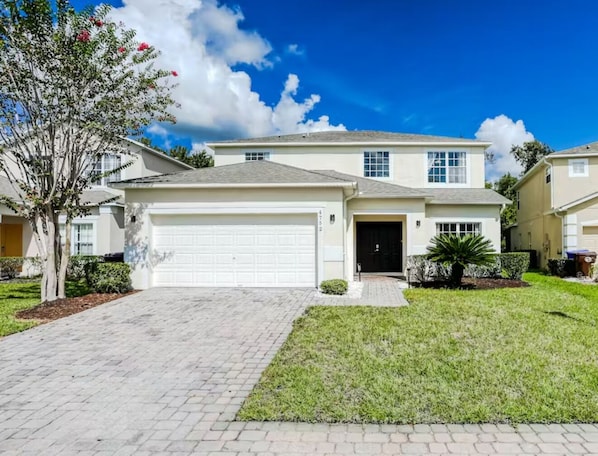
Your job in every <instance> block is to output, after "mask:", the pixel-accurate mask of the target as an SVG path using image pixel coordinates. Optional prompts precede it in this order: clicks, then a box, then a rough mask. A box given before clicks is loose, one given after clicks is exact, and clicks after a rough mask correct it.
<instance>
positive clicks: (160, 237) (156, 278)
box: [152, 215, 316, 287]
mask: <svg viewBox="0 0 598 456" xmlns="http://www.w3.org/2000/svg"><path fill="white" fill-rule="evenodd" d="M152 222H154V223H153V225H154V226H153V236H152V248H153V249H154V250H155V251H157V253H158V254H160V255H164V256H165V257H166V260H165V261H163V262H160V263H159V264H157V265H156V266H155V267H154V270H153V284H154V285H155V286H223V287H230V286H247V287H251V286H258V287H272V286H278V287H293V286H295V287H296V286H305V287H313V286H315V270H316V266H315V265H316V254H315V245H316V228H315V216H308V215H292V216H287V215H237V216H233V215H231V216H182V217H180V216H157V217H153V218H152Z"/></svg>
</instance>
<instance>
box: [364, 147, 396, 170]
mask: <svg viewBox="0 0 598 456" xmlns="http://www.w3.org/2000/svg"><path fill="white" fill-rule="evenodd" d="M363 175H364V176H365V177H390V154H389V152H388V151H382V150H377V151H365V152H364V153H363Z"/></svg>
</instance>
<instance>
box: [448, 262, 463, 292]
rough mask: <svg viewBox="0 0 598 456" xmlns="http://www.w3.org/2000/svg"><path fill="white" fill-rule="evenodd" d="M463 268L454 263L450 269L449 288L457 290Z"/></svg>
mask: <svg viewBox="0 0 598 456" xmlns="http://www.w3.org/2000/svg"><path fill="white" fill-rule="evenodd" d="M464 271H465V268H464V267H463V265H462V264H459V263H454V264H453V266H452V268H451V286H452V287H453V288H458V287H460V286H461V280H462V279H463V272H464Z"/></svg>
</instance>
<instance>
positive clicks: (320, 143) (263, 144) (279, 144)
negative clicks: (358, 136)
mask: <svg viewBox="0 0 598 456" xmlns="http://www.w3.org/2000/svg"><path fill="white" fill-rule="evenodd" d="M206 145H207V146H208V147H210V148H212V149H215V148H231V147H248V148H251V147H253V148H257V147H297V146H299V147H303V146H316V147H322V146H327V147H336V146H340V147H351V146H360V147H378V146H424V147H447V146H459V147H490V146H491V145H492V143H490V142H483V141H480V142H466V141H450V142H449V141H444V142H443V141H430V142H417V141H372V142H360V141H344V142H332V141H328V142H326V141H318V142H315V141H314V142H304V141H303V142H302V141H299V142H238V143H206Z"/></svg>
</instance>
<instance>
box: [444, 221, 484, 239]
mask: <svg viewBox="0 0 598 456" xmlns="http://www.w3.org/2000/svg"><path fill="white" fill-rule="evenodd" d="M481 228H482V224H481V223H479V222H476V223H467V222H455V223H437V224H436V234H456V235H457V236H466V235H468V234H480V233H481V232H482V229H481Z"/></svg>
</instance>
